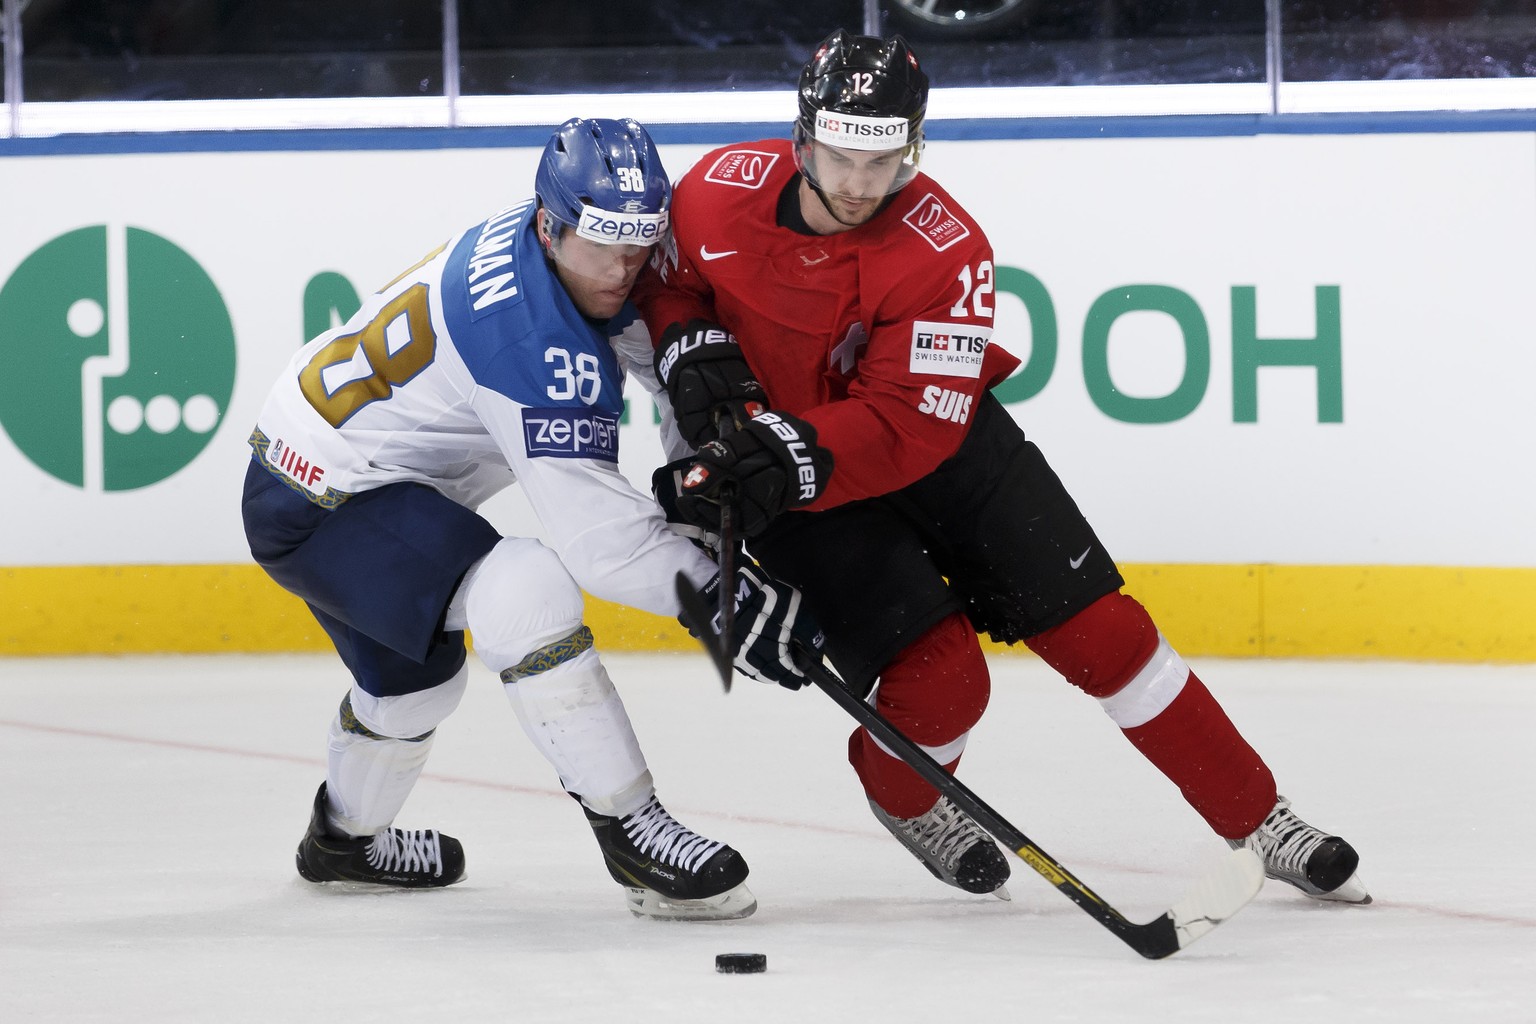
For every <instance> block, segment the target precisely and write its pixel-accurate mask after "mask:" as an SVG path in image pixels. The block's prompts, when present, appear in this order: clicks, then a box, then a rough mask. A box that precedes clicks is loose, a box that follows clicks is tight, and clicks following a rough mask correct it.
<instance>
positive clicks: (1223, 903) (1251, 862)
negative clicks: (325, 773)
mask: <svg viewBox="0 0 1536 1024" xmlns="http://www.w3.org/2000/svg"><path fill="white" fill-rule="evenodd" d="M677 587H678V596H679V598H682V599H683V608H684V610H685V611H689V610H690V606H691V609H692V610H691V611H689V613H690V615H695V616H696V615H697V614H698V613H699V612H700V611H704V612H705V614H707V609H706V602H705V601H704V596H703V595H702V594H700V593H699V592H698V590H697V589H695V588H694V587H693V585H692V584H690V583H689V582H688V581H687V579H685V578H684V577H683V576H682V575H681V574H679V575H678V578H677ZM685 589H686V590H687V591H688V592H689V593H690V594H691V596H687V595H685V594H684V591H685ZM706 646H708V647H710V648H711V653H712V654H713V645H710V644H709V643H708V642H707V641H706ZM800 653H801V655H802V657H801V658H800V659H799V660H800V670H801V672H802V673H803V674H804V675H805V677H806V678H807V679H808V680H810V681H811V683H813V684H814V685H815V686H816V687H817V688H818V689H819V690H821V691H822V692H823V693H825V694H826V695H827V696H829V697H831V698H832V699H833V700H834V701H836V702H837V703H838V704H839V705H840V706H841V707H842V709H843V710H844V711H846V712H848V714H850V715H852V716H853V718H854V720H855V721H857V722H858V723H859V724H860V725H862V726H863V727H864V728H865V729H868V730H869V731H870V733H871V734H873V735H874V737H875V738H876V739H878V740H879V741H880V742H881V743H883V744H884V745H885V746H886V748H887V749H888V750H890V751H891V752H892V753H894V754H895V755H896V756H897V757H899V758H900V759H901V760H902V761H904V762H906V763H907V764H908V765H909V766H910V767H911V768H912V770H913V771H915V772H917V774H918V775H920V776H922V777H923V779H924V780H926V781H927V782H928V783H929V784H930V785H932V786H934V787H935V788H936V789H938V791H939V792H940V793H942V794H944V795H945V796H947V797H949V799H950V801H951V802H953V803H954V804H955V806H957V807H959V808H960V809H961V810H962V811H964V812H965V813H966V814H968V815H970V816H971V819H972V820H974V821H975V822H976V824H978V825H980V826H981V827H982V828H983V829H985V830H986V831H987V832H988V833H990V834H991V835H992V836H993V838H995V839H996V840H997V841H998V842H1000V843H1002V844H1003V845H1004V846H1006V847H1008V848H1009V849H1010V850H1012V851H1013V852H1014V854H1016V855H1017V856H1018V858H1019V859H1020V860H1022V861H1023V862H1024V863H1026V864H1028V865H1029V866H1030V867H1032V868H1034V869H1035V871H1036V872H1038V873H1039V874H1040V876H1041V877H1042V878H1044V879H1045V880H1046V881H1048V882H1050V883H1051V884H1052V885H1053V886H1055V887H1056V888H1057V890H1058V891H1060V892H1061V893H1062V894H1063V895H1065V896H1066V897H1067V899H1069V900H1071V901H1072V902H1073V903H1075V904H1077V906H1078V907H1079V908H1080V909H1081V910H1082V911H1083V912H1084V913H1086V914H1087V915H1088V916H1089V917H1091V918H1093V919H1094V920H1095V921H1097V922H1099V924H1101V925H1103V926H1104V927H1105V928H1107V929H1109V931H1110V932H1112V933H1113V934H1114V935H1115V936H1116V937H1117V938H1118V939H1120V941H1121V942H1124V943H1125V944H1126V945H1127V946H1130V947H1131V948H1132V949H1134V950H1135V951H1136V952H1138V953H1140V954H1141V955H1142V956H1144V957H1146V958H1147V959H1148V960H1161V959H1162V958H1164V957H1166V956H1169V955H1171V954H1173V953H1177V952H1178V951H1179V950H1181V949H1183V948H1184V947H1186V946H1188V945H1189V944H1190V943H1191V942H1194V941H1195V940H1196V939H1198V938H1200V937H1201V936H1202V935H1205V934H1206V933H1207V932H1209V931H1211V929H1213V928H1215V927H1216V926H1217V925H1219V924H1221V923H1222V922H1223V921H1225V920H1226V919H1227V918H1229V917H1231V916H1232V915H1233V914H1235V913H1237V912H1238V911H1239V910H1241V909H1242V908H1243V907H1244V906H1245V905H1247V903H1248V901H1249V900H1251V899H1253V897H1254V896H1256V895H1257V894H1258V891H1259V888H1260V887H1261V886H1262V885H1263V884H1264V865H1263V862H1262V861H1260V860H1259V857H1258V855H1257V854H1255V853H1253V851H1251V850H1247V849H1239V850H1234V851H1232V853H1230V854H1229V855H1228V856H1227V857H1226V858H1225V859H1223V860H1222V862H1221V863H1220V864H1219V865H1217V867H1216V868H1215V870H1213V871H1211V872H1210V873H1209V874H1207V875H1206V876H1205V877H1204V878H1202V879H1200V880H1199V881H1198V882H1197V883H1196V884H1195V885H1194V886H1193V887H1192V888H1191V889H1190V890H1189V892H1187V893H1186V894H1185V895H1184V898H1183V899H1182V900H1180V901H1179V902H1178V903H1175V904H1174V905H1173V906H1172V907H1171V908H1169V909H1168V910H1167V911H1165V912H1164V913H1163V914H1162V915H1160V916H1159V917H1157V918H1155V919H1153V920H1151V921H1148V922H1147V923H1146V924H1137V923H1135V922H1134V921H1131V920H1129V919H1127V918H1126V917H1125V916H1124V915H1123V914H1121V913H1120V911H1118V910H1116V909H1115V908H1114V907H1112V906H1110V905H1109V903H1108V902H1106V901H1105V900H1104V898H1103V897H1102V896H1100V895H1098V894H1097V893H1095V892H1094V891H1093V890H1092V889H1090V888H1088V886H1087V885H1085V884H1083V883H1082V882H1081V881H1079V880H1078V878H1077V877H1076V876H1075V875H1073V874H1072V872H1070V871H1068V870H1067V869H1066V868H1065V867H1063V866H1062V865H1061V863H1060V862H1059V861H1057V860H1056V859H1055V858H1054V857H1052V856H1051V855H1050V854H1048V853H1046V852H1045V851H1044V850H1042V849H1041V848H1040V847H1039V846H1037V845H1036V844H1035V843H1034V841H1033V840H1031V839H1030V838H1029V837H1028V836H1026V835H1025V834H1024V833H1023V832H1020V831H1019V830H1018V829H1017V828H1015V827H1014V826H1013V825H1012V824H1010V823H1009V822H1008V820H1007V819H1005V818H1004V817H1003V816H1002V815H1001V814H998V813H997V812H996V811H994V810H993V809H992V808H991V807H990V806H988V805H987V803H986V802H985V801H983V800H982V799H981V797H979V796H977V795H976V794H975V793H973V792H971V790H970V788H969V787H967V786H966V785H965V784H964V783H963V782H961V781H960V780H959V779H957V778H955V777H954V776H953V775H951V774H949V772H947V771H945V770H944V768H943V766H941V765H940V764H939V763H938V762H937V761H935V760H934V759H933V758H932V757H930V756H928V753H927V752H926V751H924V750H923V749H922V748H921V747H919V746H918V745H917V744H915V743H913V742H912V741H911V740H909V739H907V738H906V737H905V736H903V735H902V734H901V733H900V732H898V731H897V729H896V727H895V726H893V725H892V724H891V723H890V721H889V720H887V719H886V717H885V716H884V715H882V714H880V712H879V711H877V710H875V709H874V708H873V707H871V706H870V705H868V704H866V703H865V702H864V701H862V700H860V699H859V698H858V697H856V696H855V695H854V694H853V692H852V691H850V690H849V689H848V688H847V687H846V686H844V685H843V681H842V680H841V679H839V678H837V676H835V675H833V674H832V672H831V671H830V670H828V669H827V668H826V666H825V665H823V664H822V662H821V660H820V659H813V658H810V657H806V656H804V652H803V651H802V652H800Z"/></svg>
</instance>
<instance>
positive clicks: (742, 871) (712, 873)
mask: <svg viewBox="0 0 1536 1024" xmlns="http://www.w3.org/2000/svg"><path fill="white" fill-rule="evenodd" d="M581 809H582V811H583V812H585V814H586V816H587V822H588V823H589V824H591V826H592V834H593V835H595V836H596V837H597V845H598V846H599V847H601V848H602V851H603V861H604V862H605V863H606V864H607V865H608V873H609V874H610V875H612V876H613V880H614V881H615V882H618V883H619V884H620V885H622V886H623V887H624V895H625V899H626V901H627V902H628V903H629V910H630V913H632V914H634V915H635V916H636V917H654V918H662V919H668V920H691V921H729V920H734V919H736V918H739V917H747V916H748V915H750V914H751V913H752V912H753V911H755V910H756V909H757V898H756V897H755V896H753V895H752V893H751V891H750V890H748V889H747V887H746V885H745V881H746V877H747V862H746V861H745V860H743V859H742V856H741V854H739V853H737V852H736V851H735V850H733V849H731V848H730V847H729V846H726V845H725V844H724V843H718V842H715V841H714V840H712V839H706V838H704V837H703V836H701V835H699V834H698V833H696V832H694V831H692V830H691V829H689V828H687V827H686V826H684V825H681V824H679V823H678V822H677V820H676V819H674V818H673V817H672V815H670V814H668V813H667V809H666V808H665V807H663V806H661V801H659V800H657V799H656V796H655V794H654V793H653V794H652V795H651V798H650V800H648V801H647V802H646V804H645V806H644V807H641V808H640V809H639V810H638V811H636V812H634V813H633V814H627V815H625V816H623V817H621V818H620V817H609V816H608V815H604V814H598V813H597V812H596V811H594V810H592V809H591V808H590V807H588V806H587V805H586V804H582V805H581Z"/></svg>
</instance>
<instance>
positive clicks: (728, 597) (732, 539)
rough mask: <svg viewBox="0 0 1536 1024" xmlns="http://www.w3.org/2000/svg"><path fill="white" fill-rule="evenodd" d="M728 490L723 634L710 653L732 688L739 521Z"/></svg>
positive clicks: (723, 503) (723, 523)
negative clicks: (737, 528)
mask: <svg viewBox="0 0 1536 1024" xmlns="http://www.w3.org/2000/svg"><path fill="white" fill-rule="evenodd" d="M732 497H733V495H732V494H731V493H730V492H729V490H727V489H724V488H722V490H721V494H720V552H719V566H720V593H719V596H720V635H719V636H718V637H717V638H716V641H715V645H714V646H715V649H714V650H713V651H711V652H710V653H711V654H712V655H713V657H714V659H715V667H716V668H718V669H719V670H720V685H721V686H723V687H725V692H726V693H730V692H731V675H732V666H731V637H732V636H733V635H734V634H735V631H736V524H735V522H734V519H735V517H734V516H733V515H732V514H731V499H732Z"/></svg>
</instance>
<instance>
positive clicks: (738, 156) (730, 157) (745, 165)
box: [704, 149, 779, 188]
mask: <svg viewBox="0 0 1536 1024" xmlns="http://www.w3.org/2000/svg"><path fill="white" fill-rule="evenodd" d="M778 159H779V154H777V153H764V152H763V151H762V150H760V149H733V150H731V151H730V152H728V153H725V154H722V155H721V157H720V159H718V160H716V161H715V164H714V166H713V167H711V168H710V169H709V172H708V173H707V174H705V175H704V180H705V181H712V182H714V183H715V184H716V185H735V186H736V187H737V188H762V187H763V182H764V181H766V180H767V179H768V172H769V171H771V170H773V165H774V164H775V163H777V162H778Z"/></svg>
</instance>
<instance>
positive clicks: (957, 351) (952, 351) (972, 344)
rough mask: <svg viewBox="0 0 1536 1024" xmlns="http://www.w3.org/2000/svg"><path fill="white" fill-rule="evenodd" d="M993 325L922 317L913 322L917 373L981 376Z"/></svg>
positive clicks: (915, 371) (914, 356) (913, 364)
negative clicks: (950, 321) (940, 320)
mask: <svg viewBox="0 0 1536 1024" xmlns="http://www.w3.org/2000/svg"><path fill="white" fill-rule="evenodd" d="M991 337H992V328H990V327H973V326H972V325H970V324H944V323H934V322H932V321H928V320H918V321H915V322H914V323H913V324H912V363H911V370H912V372H913V373H933V374H939V375H941V376H944V377H973V378H978V379H979V378H980V377H981V363H982V360H983V359H985V358H986V355H987V342H988V340H990V339H991Z"/></svg>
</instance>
